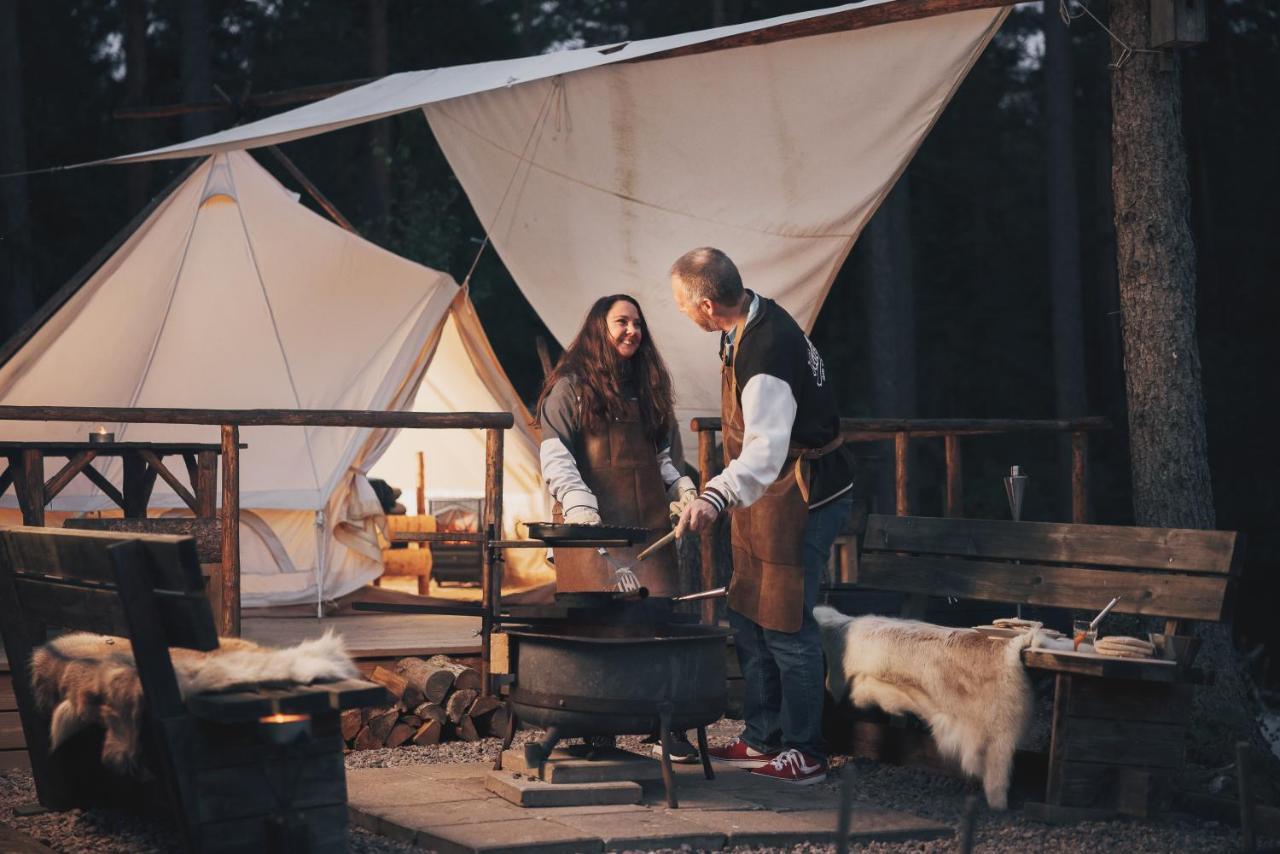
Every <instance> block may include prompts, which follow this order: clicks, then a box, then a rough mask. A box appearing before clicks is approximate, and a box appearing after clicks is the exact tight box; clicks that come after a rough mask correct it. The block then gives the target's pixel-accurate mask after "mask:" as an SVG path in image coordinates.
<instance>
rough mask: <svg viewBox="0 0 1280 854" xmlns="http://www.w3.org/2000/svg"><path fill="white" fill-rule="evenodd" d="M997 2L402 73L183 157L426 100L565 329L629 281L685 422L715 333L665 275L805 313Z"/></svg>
mask: <svg viewBox="0 0 1280 854" xmlns="http://www.w3.org/2000/svg"><path fill="white" fill-rule="evenodd" d="M1007 11H1008V10H1007V8H1006V6H1005V5H1004V4H1002V3H1001V2H1000V0H968V2H954V0H948V2H945V3H943V2H936V0H879V2H870V3H861V4H856V5H854V4H851V5H847V6H841V7H836V8H832V9H824V10H818V11H814V12H804V13H800V14H797V15H789V16H784V17H780V18H774V19H769V20H766V21H757V22H752V23H748V24H740V25H735V26H731V27H721V28H718V29H713V30H705V31H701V32H696V33H685V34H681V35H676V36H669V37H665V38H659V39H647V40H643V41H633V42H629V43H626V44H623V45H612V46H608V47H603V48H585V49H581V50H573V51H562V52H558V53H553V54H548V55H544V56H535V57H526V58H522V59H513V60H504V61H499V62H488V63H480V64H476V65H467V66H458V67H454V68H442V69H434V70H431V71H419V72H407V73H403V74H395V75H391V76H390V77H386V78H383V79H381V80H378V81H375V82H373V83H370V84H368V85H366V86H362V87H359V88H356V89H352V90H350V91H348V92H344V93H342V94H340V95H337V96H334V97H332V98H329V99H326V100H324V101H320V102H317V103H315V104H310V105H307V106H305V107H302V108H299V109H297V110H292V111H289V112H286V113H282V114H279V115H276V116H272V117H270V118H267V119H263V120H261V121H258V122H253V123H250V124H247V125H242V126H240V127H237V128H232V129H230V130H227V131H223V132H221V133H217V134H212V135H210V136H207V137H202V138H200V139H197V140H192V141H190V142H186V143H182V144H179V145H174V146H169V147H167V148H163V149H157V150H156V151H152V152H144V153H141V154H137V155H128V156H126V157H122V158H115V162H126V161H133V160H147V159H158V158H166V157H181V156H189V155H190V154H192V153H199V152H208V151H216V150H222V149H226V148H243V147H253V146H258V145H266V144H270V143H273V142H279V141H283V140H289V139H298V138H301V137H305V136H310V135H314V134H317V133H323V132H325V131H328V130H333V129H336V128H339V127H346V126H349V125H352V124H357V123H360V122H364V121H371V120H373V119H377V118H380V117H383V116H387V115H393V114H395V113H399V112H404V111H406V110H409V109H414V108H417V107H421V108H423V109H424V111H425V113H426V116H427V119H428V121H429V122H430V124H431V127H432V130H433V132H434V133H435V135H436V137H437V139H438V140H439V141H440V144H441V146H442V147H443V149H444V151H445V154H446V156H447V157H448V159H449V162H450V164H451V166H452V167H453V169H454V171H455V173H456V174H457V176H458V178H459V180H460V181H461V183H462V185H463V187H464V189H465V190H466V192H467V195H468V197H469V198H470V200H471V202H472V205H473V206H474V207H475V209H476V212H477V214H478V215H479V217H480V220H481V222H482V223H484V225H485V227H486V228H487V229H489V230H490V232H491V236H492V239H493V242H494V246H495V247H496V248H497V250H498V252H499V254H500V255H501V256H502V259H503V261H504V262H505V263H506V265H507V267H508V269H509V270H510V271H511V273H512V275H513V276H514V278H515V280H516V282H517V283H518V284H519V286H520V288H521V289H522V290H523V291H524V293H525V294H526V296H527V297H528V299H529V301H530V302H531V303H532V305H533V307H534V308H535V309H536V310H537V311H538V313H539V314H540V315H541V317H542V318H543V320H544V321H545V322H546V323H547V325H548V327H549V328H550V329H551V331H552V332H553V333H554V334H555V335H556V337H557V338H558V339H559V340H560V341H561V343H565V342H567V341H568V340H569V338H570V336H571V335H572V334H573V332H574V331H575V329H576V327H577V324H578V322H579V321H580V319H581V317H582V315H583V312H584V311H585V309H586V307H587V306H588V304H589V303H590V301H591V300H592V299H593V298H595V297H597V296H599V295H601V294H605V293H610V292H615V291H629V292H631V293H632V294H634V295H636V296H637V297H638V298H639V299H640V301H641V302H642V304H643V306H644V308H645V310H646V313H647V314H648V315H649V320H650V325H651V327H652V328H654V330H655V335H656V336H657V338H658V340H659V343H660V346H661V349H662V351H663V353H664V355H665V357H666V359H667V362H668V364H669V365H671V366H672V368H673V373H674V375H675V380H676V391H677V396H678V402H677V406H678V409H677V414H678V416H679V418H680V421H681V422H682V423H687V417H688V416H690V415H694V414H700V413H703V414H705V413H710V412H714V411H716V409H717V408H718V396H717V391H716V375H717V374H716V360H715V358H714V356H713V355H712V354H713V353H714V352H715V351H714V347H715V344H714V342H713V341H711V340H709V338H708V336H706V335H705V334H703V333H701V332H699V331H698V330H697V329H696V328H694V327H693V326H692V324H690V323H689V322H688V321H687V320H686V319H684V318H682V317H680V316H679V315H678V314H677V312H676V311H675V308H674V306H673V304H672V302H671V297H670V294H669V285H668V282H667V276H666V270H667V268H668V266H669V265H670V263H671V262H672V261H673V260H674V259H675V258H676V257H677V256H678V255H680V254H681V253H682V252H684V251H686V250H688V249H690V248H693V247H695V246H700V245H715V246H719V247H720V248H722V249H724V250H725V251H727V252H728V253H729V254H730V255H731V256H732V257H733V258H735V260H736V261H737V262H738V264H739V266H740V268H741V269H742V272H743V276H744V279H745V280H746V282H747V284H748V286H749V287H752V288H755V289H757V290H758V291H760V292H761V293H764V294H765V295H767V296H770V297H773V298H776V299H778V300H779V301H780V302H781V303H782V304H783V305H784V306H785V307H786V308H787V309H788V310H790V311H791V312H792V314H794V315H795V317H796V318H797V320H799V321H800V322H801V323H802V324H803V325H805V326H806V327H808V326H810V325H811V324H812V322H813V320H814V319H815V318H816V316H817V312H818V309H819V308H820V306H821V305H822V302H823V299H824V297H825V296H826V293H827V290H828V288H829V287H830V284H831V281H832V279H833V277H834V276H835V273H836V271H837V270H838V269H839V267H840V265H841V263H842V261H843V260H844V258H845V257H846V256H847V254H848V252H849V249H850V248H851V247H852V245H853V242H854V240H855V239H856V237H857V235H858V233H859V232H860V230H861V229H862V227H863V225H865V223H866V221H867V220H868V219H869V218H870V216H871V215H872V213H874V211H875V209H876V208H877V206H878V205H879V203H880V201H881V200H882V199H883V198H884V196H885V195H886V194H887V192H888V190H889V189H890V188H891V187H892V186H893V183H894V182H895V181H896V179H897V177H898V175H899V174H900V173H901V171H902V169H903V168H904V167H905V165H906V163H907V161H908V160H909V159H910V157H911V155H912V154H913V153H914V152H915V150H916V148H917V147H918V146H919V144H920V143H921V141H922V140H923V139H924V136H925V135H926V133H927V132H928V130H929V128H930V127H931V126H932V125H933V123H934V121H935V120H936V119H937V117H938V115H939V114H940V112H941V110H942V109H943V107H944V106H945V105H946V104H947V102H948V101H949V99H950V97H951V95H952V94H953V93H954V91H955V89H956V87H957V86H958V85H959V83H960V81H961V80H962V79H963V78H964V75H965V73H966V72H967V71H968V70H969V68H970V67H971V66H972V64H973V62H974V61H975V60H976V58H977V56H978V55H979V54H980V53H981V51H982V49H983V47H984V46H985V45H986V43H987V42H988V41H989V40H990V38H991V37H992V36H993V35H994V33H995V31H996V30H997V28H998V27H999V25H1000V23H1001V21H1002V20H1003V19H1004V16H1005V15H1006V14H1007Z"/></svg>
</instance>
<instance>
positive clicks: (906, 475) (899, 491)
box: [893, 431, 911, 516]
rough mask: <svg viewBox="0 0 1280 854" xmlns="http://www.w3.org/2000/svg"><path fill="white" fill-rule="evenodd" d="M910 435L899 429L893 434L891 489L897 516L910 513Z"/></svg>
mask: <svg viewBox="0 0 1280 854" xmlns="http://www.w3.org/2000/svg"><path fill="white" fill-rule="evenodd" d="M910 451H911V437H910V434H908V433H906V432H903V431H899V432H897V433H894V434H893V487H894V489H893V491H894V505H895V506H894V512H895V513H897V514H898V515H899V516H910V515H911V496H910V492H909V490H910V486H911V460H910Z"/></svg>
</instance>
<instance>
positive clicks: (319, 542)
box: [315, 510, 325, 620]
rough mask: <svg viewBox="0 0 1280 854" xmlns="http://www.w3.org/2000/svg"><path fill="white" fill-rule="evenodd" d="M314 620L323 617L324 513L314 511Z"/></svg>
mask: <svg viewBox="0 0 1280 854" xmlns="http://www.w3.org/2000/svg"><path fill="white" fill-rule="evenodd" d="M315 529H316V619H317V620H319V619H321V618H322V617H324V557H325V555H324V511H323V510H317V511H316V519H315Z"/></svg>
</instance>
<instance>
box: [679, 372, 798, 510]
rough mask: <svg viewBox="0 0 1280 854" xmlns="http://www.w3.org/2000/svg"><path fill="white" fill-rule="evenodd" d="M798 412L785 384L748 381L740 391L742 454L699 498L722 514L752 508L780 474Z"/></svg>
mask: <svg viewBox="0 0 1280 854" xmlns="http://www.w3.org/2000/svg"><path fill="white" fill-rule="evenodd" d="M798 408H799V407H798V404H797V403H796V398H795V395H794V394H792V393H791V386H790V385H789V384H788V383H787V382H786V381H784V380H781V379H779V378H778V377H775V376H770V375H769V374H756V375H755V376H753V377H752V378H751V379H750V380H748V381H747V384H746V386H745V387H743V389H742V422H743V436H742V453H740V454H738V457H737V459H734V460H730V462H729V465H728V466H726V467H725V470H724V471H722V472H721V473H720V474H718V475H716V476H715V477H713V478H711V480H710V481H708V482H707V488H706V490H704V491H703V493H702V495H700V496H699V497H700V498H704V499H706V500H707V501H709V502H711V503H712V504H713V505H715V507H716V508H717V509H719V510H721V511H723V510H726V509H728V508H730V507H734V506H737V507H747V506H749V505H751V504H754V503H755V501H756V499H758V498H759V497H760V496H761V495H763V494H764V491H765V490H766V489H768V488H769V487H770V486H771V485H772V484H773V482H774V481H775V480H777V479H778V475H779V474H781V473H782V466H783V465H784V464H785V463H786V461H787V448H789V447H790V445H791V428H792V427H793V426H794V424H795V420H796V410H797V409H798Z"/></svg>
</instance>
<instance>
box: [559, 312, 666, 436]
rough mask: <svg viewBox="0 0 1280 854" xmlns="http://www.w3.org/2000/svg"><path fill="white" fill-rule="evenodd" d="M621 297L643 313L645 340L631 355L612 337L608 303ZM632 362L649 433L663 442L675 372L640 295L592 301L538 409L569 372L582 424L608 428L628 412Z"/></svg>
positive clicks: (596, 429)
mask: <svg viewBox="0 0 1280 854" xmlns="http://www.w3.org/2000/svg"><path fill="white" fill-rule="evenodd" d="M619 300H622V301H625V302H629V303H631V304H632V305H633V306H635V307H636V313H637V314H639V315H640V328H641V331H642V334H641V336H640V346H639V348H638V349H637V350H636V352H635V355H633V356H632V357H631V358H630V359H624V358H623V357H622V356H621V355H620V354H619V353H618V351H617V349H616V348H615V347H614V346H613V341H612V340H611V339H610V337H609V329H608V316H609V309H610V308H612V307H613V304H614V303H616V302H618V301H619ZM627 363H629V364H630V367H631V377H632V379H633V381H634V385H635V391H636V398H637V400H638V402H639V404H640V420H641V423H642V424H643V425H644V432H645V435H647V436H648V437H649V438H650V439H652V440H653V442H654V444H655V445H657V446H661V445H662V444H664V443H665V442H666V441H667V439H668V437H669V434H670V432H671V419H672V417H673V416H672V413H673V409H672V404H673V402H674V399H673V395H672V393H671V374H669V373H667V366H666V364H665V363H664V362H663V361H662V356H660V355H659V354H658V348H657V347H656V346H655V345H654V343H653V335H652V334H651V333H650V330H649V324H648V322H647V321H646V320H645V319H644V310H643V309H642V308H640V303H638V302H636V300H635V297H631V296H628V295H626V294H613V295H612V296H607V297H601V298H600V299H598V300H596V301H595V302H594V303H593V304H592V306H591V309H590V310H589V311H588V312H587V318H586V320H584V321H583V322H582V328H581V329H579V330H578V334H577V335H576V336H575V337H574V339H573V341H572V342H571V343H570V344H569V346H568V347H567V348H566V349H565V351H564V353H563V354H562V355H561V356H560V361H559V362H557V363H556V366H555V368H554V369H553V370H552V371H551V373H550V374H549V375H548V376H547V378H546V380H545V381H544V382H543V384H542V392H541V393H540V394H539V395H538V407H537V410H536V411H538V412H541V411H542V402H543V401H544V400H546V399H547V395H548V394H550V393H551V389H552V387H553V386H555V384H556V381H557V380H559V379H560V378H561V377H568V378H570V380H571V381H572V382H573V384H574V389H575V391H576V392H577V394H578V400H579V402H580V406H581V409H580V413H579V419H580V421H579V423H580V426H581V429H582V430H583V431H584V432H587V433H597V432H601V431H603V430H604V429H605V428H606V427H607V426H608V424H609V422H610V421H613V420H615V419H619V418H625V417H626V416H627V403H628V401H627V400H625V399H624V398H623V397H622V371H623V365H624V364H627Z"/></svg>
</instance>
